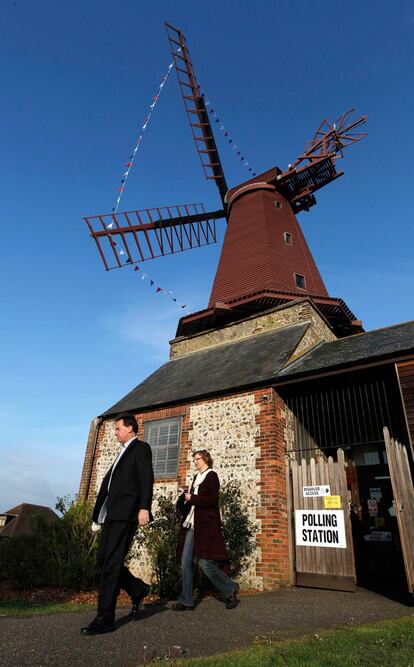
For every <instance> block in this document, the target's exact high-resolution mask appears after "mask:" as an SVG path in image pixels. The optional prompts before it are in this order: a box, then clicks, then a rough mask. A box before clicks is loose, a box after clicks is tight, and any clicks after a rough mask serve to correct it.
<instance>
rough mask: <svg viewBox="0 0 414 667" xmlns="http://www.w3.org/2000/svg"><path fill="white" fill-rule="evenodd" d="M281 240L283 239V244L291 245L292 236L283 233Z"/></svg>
mask: <svg viewBox="0 0 414 667" xmlns="http://www.w3.org/2000/svg"><path fill="white" fill-rule="evenodd" d="M283 238H284V239H285V243H287V245H292V234H290V233H289V232H285V233H284V234H283Z"/></svg>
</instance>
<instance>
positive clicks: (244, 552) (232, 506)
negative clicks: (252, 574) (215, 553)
mask: <svg viewBox="0 0 414 667" xmlns="http://www.w3.org/2000/svg"><path fill="white" fill-rule="evenodd" d="M219 502H220V511H221V520H222V523H223V535H224V540H225V542H226V546H227V550H228V554H229V560H230V575H231V576H232V577H238V576H239V575H240V574H241V573H242V572H243V570H244V568H245V567H246V564H247V559H248V557H249V556H250V555H251V554H252V553H253V550H254V546H255V542H254V536H255V527H254V524H253V522H252V521H251V520H250V519H249V516H248V514H247V507H246V504H245V503H244V502H243V498H242V494H241V491H240V484H239V483H238V482H235V481H233V482H228V483H227V484H225V485H224V486H223V487H222V488H221V490H220V500H219Z"/></svg>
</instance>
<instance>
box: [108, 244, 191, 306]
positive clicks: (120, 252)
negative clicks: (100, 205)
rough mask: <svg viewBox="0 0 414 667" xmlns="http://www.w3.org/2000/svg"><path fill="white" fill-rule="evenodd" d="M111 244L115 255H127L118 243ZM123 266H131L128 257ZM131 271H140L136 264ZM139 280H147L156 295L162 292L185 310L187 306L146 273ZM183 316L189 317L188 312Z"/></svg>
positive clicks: (130, 260)
mask: <svg viewBox="0 0 414 667" xmlns="http://www.w3.org/2000/svg"><path fill="white" fill-rule="evenodd" d="M113 244H114V246H116V251H117V253H118V255H119V256H120V257H123V256H124V255H126V254H127V253H126V251H125V249H124V248H123V247H122V246H120V245H119V243H117V242H116V241H113ZM125 264H131V265H132V259H130V258H129V257H128V259H127V260H125ZM133 270H134V271H140V267H139V266H138V264H135V265H134V269H133ZM141 280H148V282H149V284H150V287H152V288H153V289H154V291H155V293H156V294H160V293H161V292H163V293H164V294H165V296H167V297H168V298H169V299H171V301H173V302H174V303H175V305H176V306H178V307H179V308H181V309H184V308H187V304H186V303H180V302H179V301H178V299H177V298H176V297H175V296H174V292H173V291H172V290H167V289H164V288H163V287H160V285H157V283H156V282H155V280H153V278H151V276H150V275H149V274H148V273H145V272H144V271H143V272H142V273H141ZM185 314H186V315H190V311H188V310H186V311H185Z"/></svg>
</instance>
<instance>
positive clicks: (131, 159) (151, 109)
mask: <svg viewBox="0 0 414 667" xmlns="http://www.w3.org/2000/svg"><path fill="white" fill-rule="evenodd" d="M180 51H181V48H179V49H177V53H179V52H180ZM173 67H174V61H173V62H171V63H170V64H169V65H168V69H167V71H166V73H165V75H164V77H163V78H162V80H161V83H160V85H159V86H158V90H157V92H156V94H155V95H154V96H153V97H152V100H151V104H150V105H149V109H148V113H147V116H146V118H145V120H144V124H143V125H142V126H141V129H140V133H139V136H138V139H137V141H136V144H135V148H134V150H133V152H132V154H131V155H130V156H129V158H128V162H126V163H125V165H124V169H125V171H124V173H123V174H122V178H121V181H120V182H121V185H120V186H119V187H118V188H117V193H118V194H117V198H116V203H115V206H114V207H113V208H112V211H113V213H116V212H117V210H118V206H119V202H120V201H121V197H122V195H123V193H124V190H125V187H126V183H127V180H128V176H129V174H130V171H131V169H132V167H133V166H134V160H135V156H136V154H137V151H138V148H139V147H140V145H141V142H142V138H143V136H144V132H145V130H146V129H147V126H148V123H149V122H150V120H151V116H152V114H153V112H154V109H155V105H156V104H157V102H158V99H159V96H160V95H161V92H162V89H163V88H164V86H165V84H166V83H167V79H168V77H169V76H170V73H171V70H172V68H173ZM108 229H109V226H108Z"/></svg>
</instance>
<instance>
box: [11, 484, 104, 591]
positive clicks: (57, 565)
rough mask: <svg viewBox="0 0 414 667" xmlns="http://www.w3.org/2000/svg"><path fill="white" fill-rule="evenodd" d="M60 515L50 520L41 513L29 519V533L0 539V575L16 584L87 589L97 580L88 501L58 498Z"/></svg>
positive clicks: (91, 506) (24, 586) (95, 548)
mask: <svg viewBox="0 0 414 667" xmlns="http://www.w3.org/2000/svg"><path fill="white" fill-rule="evenodd" d="M56 509H58V510H59V511H60V512H61V513H62V514H63V516H62V518H61V519H59V521H56V522H53V523H52V522H50V521H48V520H47V518H46V517H45V516H44V515H43V514H35V515H33V517H32V519H31V528H32V531H33V534H32V535H22V536H20V537H10V538H4V539H3V540H1V541H0V571H1V573H2V577H3V578H4V579H7V580H8V581H10V582H11V583H12V584H13V585H14V586H16V587H18V588H31V587H33V586H60V587H63V588H70V589H74V590H88V589H90V588H91V587H93V586H94V585H95V584H96V582H97V577H98V572H97V563H96V550H97V544H96V539H95V538H94V536H93V535H92V533H91V523H92V509H93V503H92V502H91V501H77V502H70V499H69V498H68V497H66V498H60V499H59V500H58V502H57V505H56Z"/></svg>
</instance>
